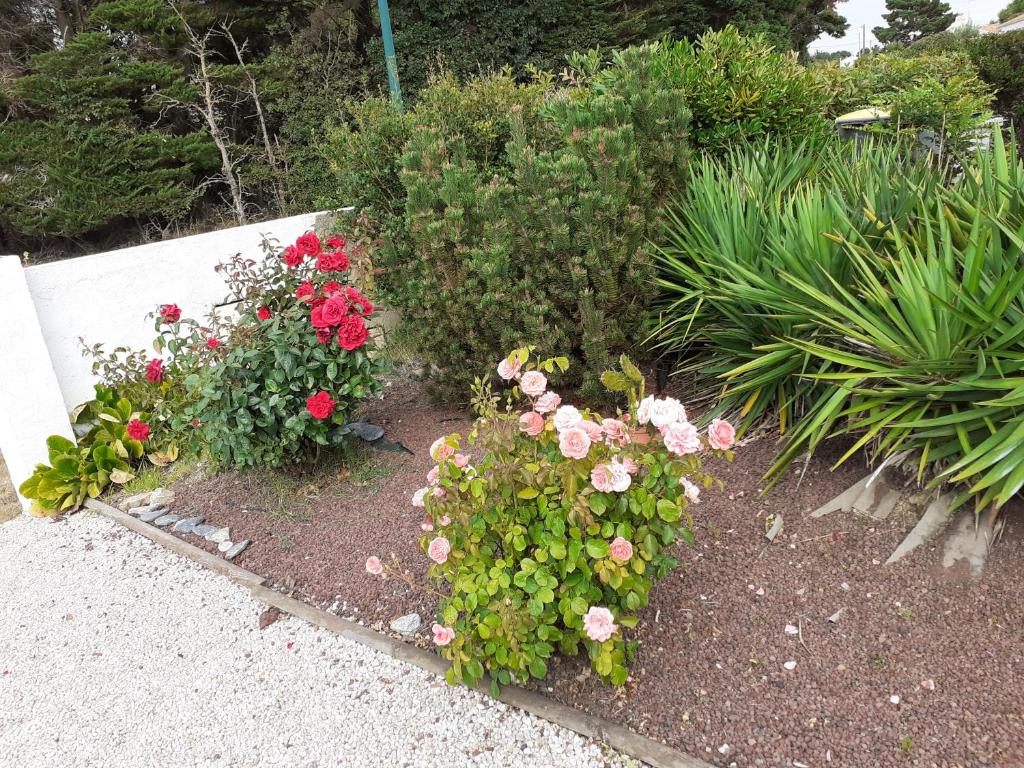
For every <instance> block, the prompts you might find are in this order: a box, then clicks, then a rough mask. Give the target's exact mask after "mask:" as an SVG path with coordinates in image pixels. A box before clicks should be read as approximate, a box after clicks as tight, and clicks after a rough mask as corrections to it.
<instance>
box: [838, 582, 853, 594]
mask: <svg viewBox="0 0 1024 768" xmlns="http://www.w3.org/2000/svg"><path fill="white" fill-rule="evenodd" d="M839 588H840V589H841V590H843V591H844V592H849V591H850V585H849V584H847V583H846V582H845V581H844V582H843V583H842V584H840V585H839Z"/></svg>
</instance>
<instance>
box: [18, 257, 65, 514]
mask: <svg viewBox="0 0 1024 768" xmlns="http://www.w3.org/2000/svg"><path fill="white" fill-rule="evenodd" d="M50 435H63V436H64V437H67V438H71V439H73V438H74V436H73V434H72V432H71V425H70V424H69V423H68V417H67V412H66V410H65V408H64V400H63V398H62V396H61V392H60V386H59V385H58V383H57V374H56V372H55V371H54V369H53V365H52V363H51V362H50V355H49V353H48V351H47V348H46V341H45V339H44V338H43V332H42V330H41V328H40V327H39V322H38V320H37V317H36V308H35V305H34V304H33V303H32V296H31V295H30V293H29V290H28V284H27V283H26V282H25V273H24V271H23V270H22V267H21V261H20V260H19V259H18V257H17V256H0V453H2V454H3V456H4V460H5V461H6V463H7V471H8V472H9V473H10V475H11V479H12V480H13V481H14V487H15V488H17V487H18V486H19V485H21V483H22V482H24V481H25V480H26V479H27V478H28V476H29V475H31V474H32V470H33V469H34V468H35V466H36V464H39V463H45V462H46V459H47V455H46V438H47V437H49V436H50ZM21 501H22V504H23V505H24V504H25V503H26V502H25V499H21Z"/></svg>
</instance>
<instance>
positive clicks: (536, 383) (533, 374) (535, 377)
mask: <svg viewBox="0 0 1024 768" xmlns="http://www.w3.org/2000/svg"><path fill="white" fill-rule="evenodd" d="M519 388H520V389H521V390H522V391H523V394H524V395H526V396H527V397H538V396H539V395H543V394H544V390H545V389H547V388H548V379H547V377H546V376H545V375H544V374H543V373H541V372H540V371H527V372H526V373H524V374H523V377H522V378H521V379H520V380H519Z"/></svg>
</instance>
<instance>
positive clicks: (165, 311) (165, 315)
mask: <svg viewBox="0 0 1024 768" xmlns="http://www.w3.org/2000/svg"><path fill="white" fill-rule="evenodd" d="M160 318H161V319H162V320H163V321H164V322H165V323H176V322H178V321H179V320H181V309H179V307H178V305H177V304H164V305H163V306H162V307H160Z"/></svg>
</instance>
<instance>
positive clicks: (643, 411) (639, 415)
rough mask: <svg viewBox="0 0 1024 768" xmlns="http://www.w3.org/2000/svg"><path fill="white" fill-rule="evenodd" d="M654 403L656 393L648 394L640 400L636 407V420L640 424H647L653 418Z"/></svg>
mask: <svg viewBox="0 0 1024 768" xmlns="http://www.w3.org/2000/svg"><path fill="white" fill-rule="evenodd" d="M652 403H654V395H648V396H647V397H645V398H644V399H643V400H641V401H640V405H638V406H637V407H636V420H637V422H639V423H640V424H646V423H647V422H649V421H650V420H651V404H652Z"/></svg>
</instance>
